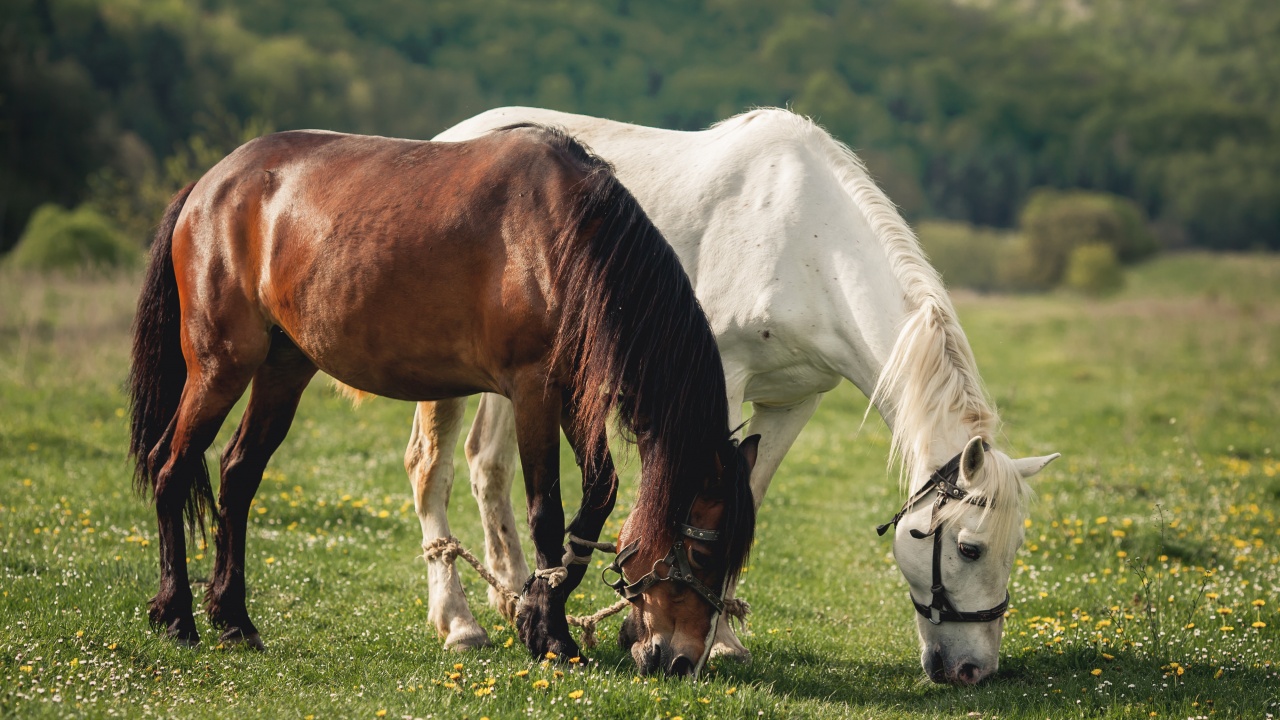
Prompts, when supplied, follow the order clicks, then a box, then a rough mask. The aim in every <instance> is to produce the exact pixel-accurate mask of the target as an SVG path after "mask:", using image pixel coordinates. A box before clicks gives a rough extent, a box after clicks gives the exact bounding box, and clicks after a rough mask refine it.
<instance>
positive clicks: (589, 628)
mask: <svg viewBox="0 0 1280 720" xmlns="http://www.w3.org/2000/svg"><path fill="white" fill-rule="evenodd" d="M630 605H631V603H630V602H628V601H626V600H619V601H618V602H616V603H614V604H612V605H610V606H609V607H607V608H604V609H603V610H599V611H597V612H596V613H595V614H593V615H588V616H586V617H578V616H577V615H569V616H568V617H566V618H565V619H566V620H568V621H569V624H570V625H573V626H574V627H580V628H582V644H583V645H586V646H587V647H589V648H594V647H595V646H596V645H597V640H596V625H599V624H600V621H601V620H603V619H605V618H607V617H609V616H610V615H616V614H618V613H620V612H622V611H623V610H624V609H626V608H627V607H630Z"/></svg>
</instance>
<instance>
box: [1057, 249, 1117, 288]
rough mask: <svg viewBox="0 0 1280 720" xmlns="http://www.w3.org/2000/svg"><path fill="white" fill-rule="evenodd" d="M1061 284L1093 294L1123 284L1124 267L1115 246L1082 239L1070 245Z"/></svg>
mask: <svg viewBox="0 0 1280 720" xmlns="http://www.w3.org/2000/svg"><path fill="white" fill-rule="evenodd" d="M1065 285H1066V286H1067V287H1068V288H1070V289H1072V290H1075V291H1076V292H1079V293H1083V294H1085V295H1092V296H1095V297H1098V296H1102V295H1111V294H1113V293H1116V292H1119V291H1120V288H1122V287H1124V268H1122V267H1120V259H1119V257H1117V255H1116V249H1115V248H1114V247H1113V246H1111V245H1108V244H1107V243H1086V244H1084V245H1077V246H1076V247H1074V248H1072V249H1071V255H1070V257H1068V259H1067V276H1066V282H1065Z"/></svg>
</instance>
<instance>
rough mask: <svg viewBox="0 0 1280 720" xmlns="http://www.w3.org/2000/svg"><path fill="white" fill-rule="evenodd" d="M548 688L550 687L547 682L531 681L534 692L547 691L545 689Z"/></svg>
mask: <svg viewBox="0 0 1280 720" xmlns="http://www.w3.org/2000/svg"><path fill="white" fill-rule="evenodd" d="M549 687H551V683H549V682H547V681H546V680H534V681H533V689H534V690H546V689H547V688H549Z"/></svg>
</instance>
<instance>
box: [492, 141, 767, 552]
mask: <svg viewBox="0 0 1280 720" xmlns="http://www.w3.org/2000/svg"><path fill="white" fill-rule="evenodd" d="M516 128H533V129H536V130H540V131H542V132H543V133H545V134H546V137H547V140H548V141H549V142H550V143H551V144H552V146H553V147H555V148H556V149H558V150H560V152H561V153H562V155H563V156H564V157H566V158H569V159H571V160H572V161H573V162H575V163H576V164H577V165H578V166H579V167H580V168H581V169H582V170H584V171H585V172H586V177H585V178H584V179H583V181H582V185H581V188H582V192H581V194H580V196H579V197H580V198H581V201H580V204H579V206H578V210H577V212H578V217H577V218H576V221H575V222H574V223H572V224H571V225H570V228H569V231H568V232H565V233H564V234H563V235H562V236H561V237H560V238H559V239H558V241H557V243H556V248H555V251H556V254H555V258H556V263H555V266H554V267H553V273H554V274H555V276H556V283H555V284H556V286H557V287H558V288H559V291H560V303H561V308H560V310H561V315H560V325H559V328H558V330H557V333H556V338H555V347H554V350H553V353H552V362H553V367H559V368H566V369H567V370H568V372H569V373H570V374H571V385H572V393H573V402H574V408H575V413H574V415H575V421H576V425H577V429H578V432H579V437H583V438H586V444H587V447H583V448H579V449H578V450H579V452H580V453H581V456H582V457H583V458H585V459H587V460H586V461H587V462H591V461H592V460H591V459H594V458H598V457H602V455H601V454H600V451H601V450H602V449H603V448H604V447H605V446H606V442H607V428H608V422H609V418H610V416H611V415H612V414H613V413H614V412H615V411H616V413H617V422H618V425H619V427H620V429H621V430H622V431H623V432H624V433H626V434H627V435H629V436H630V437H633V438H635V441H636V444H637V446H638V447H639V450H640V459H641V463H642V471H641V472H642V480H641V484H640V491H639V494H638V497H637V499H636V506H635V509H634V511H633V513H632V515H631V518H630V520H629V521H628V522H629V523H630V527H631V529H632V532H633V533H634V536H635V537H638V538H641V540H642V542H644V543H656V544H657V547H669V546H670V545H671V543H672V542H673V541H674V533H675V526H676V523H680V522H685V520H686V517H687V514H688V512H689V509H690V507H691V506H692V505H693V502H694V499H695V497H698V496H699V495H701V496H702V497H704V498H706V499H708V500H719V501H722V502H724V503H725V512H724V515H723V516H722V521H721V537H722V538H723V545H722V546H721V550H722V551H723V553H724V558H725V561H726V564H727V569H728V573H729V575H730V577H734V576H736V575H737V573H738V571H739V570H740V568H741V567H742V565H743V563H744V562H745V561H746V557H747V553H748V552H749V550H750V547H751V541H752V535H753V531H754V527H755V521H754V515H755V505H754V503H753V502H752V498H751V486H750V483H749V481H748V472H747V471H746V468H745V465H744V464H743V463H744V462H745V461H744V460H743V459H742V457H741V455H740V454H739V453H738V452H737V450H736V442H735V441H734V440H733V439H732V437H731V432H730V430H729V415H728V403H727V400H726V396H727V391H726V389H725V380H724V369H723V365H722V364H721V361H720V351H719V349H718V348H717V346H716V342H715V335H714V334H713V333H712V331H711V326H710V324H709V323H708V321H707V317H706V314H705V313H704V312H703V310H702V306H701V305H700V304H699V303H698V299H697V297H696V296H695V295H694V291H693V286H692V285H691V284H690V282H689V277H688V275H686V274H685V271H684V268H683V267H682V266H681V265H680V259H679V258H678V257H677V256H676V253H675V251H674V250H672V248H671V246H670V245H669V244H668V243H667V241H666V239H665V238H663V236H662V234H661V233H660V232H659V231H658V229H657V228H656V227H654V225H653V223H652V222H651V221H650V220H649V218H648V216H647V215H645V212H644V210H643V209H642V208H641V207H640V204H639V203H638V202H637V201H636V199H635V198H634V197H633V196H632V195H631V193H630V192H629V191H628V190H627V189H626V188H625V187H623V185H622V183H620V182H619V181H618V179H617V178H616V177H615V176H614V174H613V169H612V167H611V166H610V165H609V164H608V163H607V162H606V161H604V160H603V159H601V158H599V157H598V156H596V155H594V154H593V153H592V152H591V151H590V150H588V149H587V148H586V147H585V146H583V145H582V144H581V143H579V142H578V141H576V140H575V139H574V138H572V137H570V136H569V135H568V134H567V133H565V132H564V131H562V130H559V129H555V128H547V127H543V126H538V125H532V124H521V125H513V126H509V127H507V128H503V130H512V129H516ZM716 477H719V478H720V482H719V483H716V482H715V480H714V478H716Z"/></svg>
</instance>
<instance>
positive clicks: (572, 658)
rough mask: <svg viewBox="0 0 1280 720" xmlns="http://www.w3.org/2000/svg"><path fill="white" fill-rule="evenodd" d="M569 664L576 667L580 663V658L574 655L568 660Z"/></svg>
mask: <svg viewBox="0 0 1280 720" xmlns="http://www.w3.org/2000/svg"><path fill="white" fill-rule="evenodd" d="M569 662H570V663H571V664H573V665H577V664H578V663H580V662H582V657H581V656H578V655H574V656H573V657H571V658H569Z"/></svg>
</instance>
